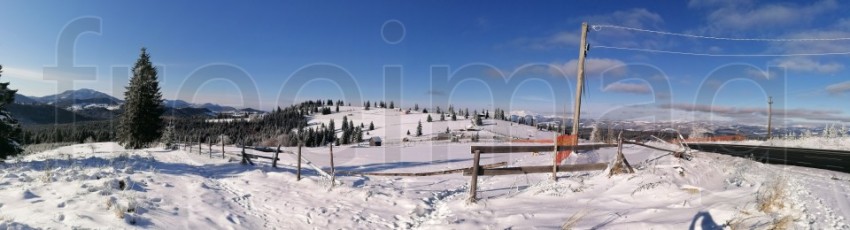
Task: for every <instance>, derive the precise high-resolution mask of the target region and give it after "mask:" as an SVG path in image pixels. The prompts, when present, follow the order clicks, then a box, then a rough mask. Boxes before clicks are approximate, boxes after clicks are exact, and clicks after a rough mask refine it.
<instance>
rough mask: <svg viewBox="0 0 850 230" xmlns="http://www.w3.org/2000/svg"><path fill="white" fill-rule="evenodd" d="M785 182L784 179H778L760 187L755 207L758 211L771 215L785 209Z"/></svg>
mask: <svg viewBox="0 0 850 230" xmlns="http://www.w3.org/2000/svg"><path fill="white" fill-rule="evenodd" d="M785 181H786V179H785V178H784V177H778V178H777V179H776V180H774V181H772V182H771V183H768V184H766V185H765V186H764V187H762V189H761V191H759V194H758V196H757V197H756V207H757V208H758V210H759V211H761V212H764V213H771V212H775V211H778V210H780V209H782V208H784V207H785V189H786V188H785V187H786V183H785Z"/></svg>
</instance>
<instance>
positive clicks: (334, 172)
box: [331, 143, 336, 188]
mask: <svg viewBox="0 0 850 230" xmlns="http://www.w3.org/2000/svg"><path fill="white" fill-rule="evenodd" d="M335 182H336V169H335V168H334V144H333V143H331V188H333V187H334V183H335Z"/></svg>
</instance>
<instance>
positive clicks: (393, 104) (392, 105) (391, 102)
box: [390, 101, 395, 109]
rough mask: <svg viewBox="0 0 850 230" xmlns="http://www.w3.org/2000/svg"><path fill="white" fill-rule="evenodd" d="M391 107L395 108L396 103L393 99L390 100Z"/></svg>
mask: <svg viewBox="0 0 850 230" xmlns="http://www.w3.org/2000/svg"><path fill="white" fill-rule="evenodd" d="M390 109H395V103H393V101H390Z"/></svg>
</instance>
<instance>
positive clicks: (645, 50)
mask: <svg viewBox="0 0 850 230" xmlns="http://www.w3.org/2000/svg"><path fill="white" fill-rule="evenodd" d="M591 48H593V49H597V48H599V49H614V50H628V51H640V52H649V53H666V54H681V55H691V56H708V57H795V56H833V55H850V51H848V52H832V53H792V54H710V53H693V52H680V51H670V50H656V49H643V48H628V47H617V46H596V45H595V46H591Z"/></svg>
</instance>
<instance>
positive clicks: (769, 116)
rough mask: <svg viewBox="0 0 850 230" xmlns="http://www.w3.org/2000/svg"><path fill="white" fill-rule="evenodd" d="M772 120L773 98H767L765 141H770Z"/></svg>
mask: <svg viewBox="0 0 850 230" xmlns="http://www.w3.org/2000/svg"><path fill="white" fill-rule="evenodd" d="M772 118H773V97H767V139H768V140H770V132H771V130H772V129H773V127H771V122H772V121H771V120H772Z"/></svg>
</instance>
